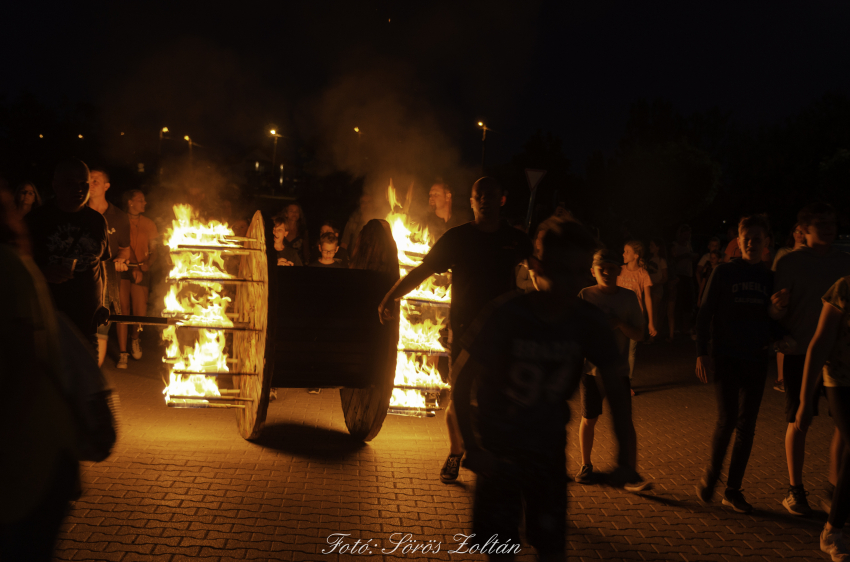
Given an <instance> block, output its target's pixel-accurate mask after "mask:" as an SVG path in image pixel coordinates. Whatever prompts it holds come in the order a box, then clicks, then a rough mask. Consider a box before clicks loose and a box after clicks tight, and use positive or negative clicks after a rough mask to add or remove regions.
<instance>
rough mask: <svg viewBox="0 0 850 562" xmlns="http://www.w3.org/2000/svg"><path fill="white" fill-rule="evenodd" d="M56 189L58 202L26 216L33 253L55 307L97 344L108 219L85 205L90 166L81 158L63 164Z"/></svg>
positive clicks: (107, 245)
mask: <svg viewBox="0 0 850 562" xmlns="http://www.w3.org/2000/svg"><path fill="white" fill-rule="evenodd" d="M53 191H54V192H55V193H56V200H55V201H54V202H52V203H50V204H47V205H44V206H42V207H39V208H38V209H36V210H34V211H32V212H30V213H29V214H28V215H27V217H26V221H27V227H28V229H29V232H30V237H31V239H32V252H33V259H34V260H35V262H36V264H38V267H39V268H40V269H41V272H42V273H43V274H44V278H45V279H46V280H47V282H48V283H49V287H50V292H51V294H52V296H53V302H54V304H55V305H56V308H57V309H58V310H60V311H62V312H64V313H65V314H67V315H68V317H69V318H70V319H71V321H72V322H73V323H74V324H75V325H76V326H77V328H79V330H80V332H82V333H83V335H84V336H86V337H87V338H88V339H89V340H90V341H91V342H92V345H93V346H96V345H97V341H96V339H97V338H96V336H95V333H96V330H95V326H94V313H95V311H96V310H97V309H98V307H100V306H101V303H102V302H103V301H102V298H103V268H102V266H101V261H105V260H108V259H109V258H110V254H109V239H108V234H107V232H106V219H104V218H103V215H101V214H100V213H98V212H97V211H95V210H93V209H90V208H89V207H87V206H86V201H87V200H88V197H89V169H88V166H86V165H85V164H84V163H83V162H81V161H80V160H67V161H65V162H62V163H61V164H59V166H58V167H57V168H56V172H55V174H54V176H53ZM72 264H73V270H72V269H71V266H72Z"/></svg>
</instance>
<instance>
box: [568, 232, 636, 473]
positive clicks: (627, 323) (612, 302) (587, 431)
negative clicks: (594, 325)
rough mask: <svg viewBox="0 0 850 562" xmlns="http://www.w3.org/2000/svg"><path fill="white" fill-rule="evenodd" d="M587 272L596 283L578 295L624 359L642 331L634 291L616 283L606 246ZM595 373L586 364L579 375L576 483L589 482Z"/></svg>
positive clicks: (598, 410) (597, 399) (596, 407)
mask: <svg viewBox="0 0 850 562" xmlns="http://www.w3.org/2000/svg"><path fill="white" fill-rule="evenodd" d="M627 247H628V246H627ZM591 273H592V274H593V277H594V278H595V279H596V283H597V284H596V285H594V286H592V287H586V288H584V289H582V290H581V292H580V293H579V295H578V296H579V298H580V299H582V300H585V301H587V302H589V303H590V304H593V305H595V306H596V307H597V308H599V309H600V310H602V312H603V313H604V314H605V317H606V318H607V321H608V325H609V327H610V329H611V331H613V334H614V340H615V342H616V344H617V347H616V354H617V357H618V358H619V359H620V360H622V361H623V362H626V361H628V360H629V359H631V358H632V355H631V353H630V349H631V343H633V342H636V341H638V340H642V339H643V335H644V333H643V332H644V331H643V312H642V311H641V308H640V303H639V301H638V298H637V295H636V294H635V292H634V291H631V290H629V289H625V288H623V287H619V286H618V285H619V282H618V280H619V277H620V276H621V275H622V267H621V263H620V260H619V259H617V257H616V255H615V254H614V253H613V252H609V251H608V250H600V251H598V252H596V254H595V255H594V256H593V266H592V268H591ZM644 273H646V272H644ZM597 373H598V369H597V367H596V366H594V365H592V364H588V365H587V368H586V369H585V373H584V374H583V375H582V376H581V409H582V415H581V424H580V425H579V431H578V435H579V446H580V447H581V464H582V466H581V470H580V471H579V472H578V474H576V476H575V481H576V482H578V483H580V484H590V483H591V482H593V464H592V463H591V460H590V454H591V452H592V450H593V437H594V433H595V427H596V422H597V420H598V419H599V416H600V414H602V399H603V398H604V396H605V394H604V391H603V389H602V388H601V386H600V385H601V384H602V382H601V381H600V380H599V378H597V376H596V375H597ZM623 383H624V384H625V385H627V386H631V385H630V384H629V379H628V378H627V377H624V380H623ZM628 404H629V406H628V407H629V412H631V400H629V402H628Z"/></svg>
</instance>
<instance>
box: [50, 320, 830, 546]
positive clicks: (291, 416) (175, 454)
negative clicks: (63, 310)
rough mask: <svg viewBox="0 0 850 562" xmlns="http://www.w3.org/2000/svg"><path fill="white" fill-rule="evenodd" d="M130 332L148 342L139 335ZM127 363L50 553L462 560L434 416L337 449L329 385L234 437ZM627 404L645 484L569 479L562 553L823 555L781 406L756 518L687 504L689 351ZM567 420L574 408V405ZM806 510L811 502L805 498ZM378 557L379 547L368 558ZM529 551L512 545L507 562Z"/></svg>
mask: <svg viewBox="0 0 850 562" xmlns="http://www.w3.org/2000/svg"><path fill="white" fill-rule="evenodd" d="M155 335H156V334H155V333H152V331H148V332H145V337H146V338H151V337H153V336H155ZM145 345H146V349H147V350H148V352H147V356H146V357H145V359H144V360H143V361H142V362H134V361H132V360H131V364H130V369H129V370H127V371H116V370H114V369H112V368H111V367H112V365H114V362H112V361H111V360H110V359H107V367H108V368H107V371H108V373H109V375H110V376H111V377H112V379H113V380H114V384H115V386H116V388H117V389H118V391H119V393H120V397H121V403H122V405H123V432H122V436H121V439H120V442H119V444H118V446H117V449H116V451H115V453H114V454H113V455H112V457H111V458H110V459H109V460H107V461H105V462H102V463H99V464H92V465H87V466H85V467H84V470H83V480H84V490H85V491H84V495H83V497H82V498H81V499H80V500H79V501H77V502H76V504H75V506H74V508H73V511H72V512H71V514H70V516H69V517H68V519H67V522H66V524H65V526H64V530H63V532H62V535H61V537H60V542H59V545H58V550H57V559H60V560H116V561H117V560H120V561H122V562H129V561H132V560H162V561H169V562H177V561H182V560H193V561H194V560H199V561H225V560H246V559H251V560H337V559H340V558H344V559H350V558H353V557H351V556H347V555H346V556H339V555H338V553H336V552H334V553H329V554H328V553H325V554H323V552H322V551H323V549H324V550H326V551H327V550H329V549H330V546H329V545H328V543H327V540H328V536H329V535H331V534H333V533H347V534H349V535H350V537H348V538H347V539H346V540H347V542H349V543H353V542H354V540H356V539H360V540H361V541H368V542H369V543H370V545H377V546H370V547H369V549H370V550H371V554H367V553H364V554H363V556H362V557H363V558H367V559H384V560H393V559H401V558H405V559H444V560H445V559H467V558H476V557H470V556H468V555H461V554H452V555H449V554H448V553H447V551H448V550H451V549H455V548H457V544H456V542H455V540H454V538H453V537H454V536H455V535H457V534H459V533H468V532H469V528H470V518H471V509H470V499H471V492H472V487H473V485H474V482H475V478H474V475H473V474H472V473H470V472H468V471H465V470H462V471H461V479H460V481H459V482H458V483H457V484H456V485H451V486H447V485H444V484H442V483H441V482H440V481H439V478H438V471H439V468H440V466H441V464H442V462H443V460H444V455H445V454H446V453H447V440H446V438H445V436H444V432H443V427H444V425H443V424H444V421H443V417H442V416H441V415H440V416H438V417H437V418H434V419H415V418H402V417H389V418H388V419H387V421H386V423H385V424H384V427H383V430H382V431H381V433H380V435H378V437H377V438H376V439H375V440H374V441H372V442H371V443H368V444H362V443H356V442H352V440H351V439H350V438H349V437H348V434H347V432H346V430H345V427H344V424H343V421H342V410H341V407H340V405H339V395H338V392H337V391H323V392H322V394H320V395H317V396H315V395H309V394H307V393H306V392H304V391H302V390H290V391H286V392H284V393H281V397H280V399H279V400H278V401H276V402H273V403H272V404H271V407H270V409H269V415H268V420H267V427H266V430H265V432H264V434H263V437H262V440H261V441H260V442H258V443H249V442H247V441H244V440H242V439H241V438H240V437H239V435H238V434H237V432H236V426H235V420H234V419H233V413H232V412H230V411H224V410H176V409H169V408H166V407H165V404H164V401H163V399H162V394H161V393H162V388H163V384H162V382H161V376H162V372H161V370H160V369H161V367H160V366H159V365H158V364H157V361H158V357H157V355H158V354H159V351H158V349H157V348H156V343H155V342H154V341H152V340H149V341H147V342H146V343H145ZM639 353H640V355H639V356H638V368H637V373H636V381H635V383H636V386H637V388H638V389H639V390H642V392H641V394H640V395H639V396H638V397H636V398H635V399H634V411H635V424H636V427H637V432H638V439H639V454H640V467H641V471H642V472H643V473H644V474H645V475H646V476H647V477H649V478H651V479H653V480H654V481H655V483H656V487H655V490H654V491H652V492H648V493H646V494H643V495H632V494H628V493H624V492H621V491H619V490H614V489H610V488H604V487H599V486H582V485H579V484H570V486H569V496H570V498H569V501H570V503H569V517H570V529H569V539H568V541H569V544H568V549H569V556H570V559H571V560H600V559H607V560H677V561H695V560H786V559H788V560H800V561H802V560H821V559H825V557H824V556H823V555H822V554H821V553H820V551H819V550H818V546H817V542H818V539H817V537H818V533H819V530H820V528H821V527H822V525H823V522H824V521H825V516H824V515H823V514H820V515H819V516H815V517H813V518H810V519H801V518H795V517H792V516H790V515H789V514H787V512H785V510H784V508H783V507H782V506H781V504H780V501H781V500H782V497H783V494H784V492H785V490H786V486H787V483H786V482H787V474H786V469H785V461H784V449H783V438H784V429H785V423H784V421H783V414H782V405H783V395H782V394H781V393H779V392H776V391H774V390H772V389H770V388H769V389H768V390H766V391H765V400H764V404H763V406H762V412H761V417H760V421H759V424H758V428H757V434H756V442H755V447H754V450H753V456H752V459H751V461H750V465H749V470H748V472H747V478H746V479H745V482H744V492H745V494H746V497H747V498H748V499H749V501H750V502H751V503H752V504H753V505H754V506H755V507H756V511H755V512H754V513H753V514H751V515H740V514H737V513H734V512H732V511H730V510H728V509H727V508H723V507H721V506H720V504H719V502H717V503H715V504H713V505H711V506H708V507H703V506H701V505H699V504H698V502H697V501H696V499H695V497H694V492H693V490H694V484H695V482H696V481H697V479H698V477H699V475H700V473H701V470H702V467H703V465H704V462H705V460H706V458H707V453H708V442H709V439H710V436H711V430H712V427H713V423H714V414H715V406H714V397H713V392H712V389H711V388H707V387H704V386H702V385H700V384H698V382H697V381H696V379H695V378H694V377H693V374H692V373H693V346H692V345H691V343H690V342H683V343H682V344H679V345H676V346H669V345H656V346H649V347H643V348H641V349H640V350H639ZM574 411H575V409H574ZM576 427H577V422H576V421H575V420H573V422H571V424H570V436H571V439H572V441H571V442H570V445H569V447H568V457H569V460H568V470H569V472H570V474H573V473H574V472H575V471H576V470H577V469H578V467H579V464H580V463H579V460H578V459H579V456H578V450H577V446H576V438H575V435H576ZM598 427H599V430H598V432H597V447H596V449H595V450H594V456H595V460H596V464H597V466H598V467H600V468H603V469H604V468H607V467H610V463H609V461H610V459H611V458H612V455H613V453H612V448H611V446H610V445H611V443H612V439H611V433H610V425H609V424H608V422H607V420H603V421H602V422H600V425H599V426H598ZM831 431H832V426H831V425H830V422H829V421H828V420H824V419H816V421H815V424H814V426H813V429H812V432H811V434H810V438H809V454H808V459H807V467H806V468H807V469H806V478H807V485H808V486H809V488H810V489H812V490H813V494H812V495H813V496H814V495H815V493H819V492H820V489H822V486H823V484H824V482H825V471H826V465H827V456H828V441H829V436H830V435H831ZM813 503H816V501H815V502H813ZM406 533H410V534H411V537H412V540H417V541H420V544H421V543H422V542H428V541H432V542H431V544H432V545H434V544H436V543H437V542H439V543H441V545H442V546H441V549H440V552H439V553H437V554H424V555H423V554H421V553H416V554H407V555H403V554H401V548H399V549H398V550H396V551H395V552H394V553H390V552H391V551H392V550H393V548H394V547H395V546H396V545H395V544H394V543H393V542H392V541H393V539H394V538H396V539H397V538H398V537H399V536H402V535H403V534H406ZM382 549H383V550H384V551H385V552H386V553H388V554H384V553H382ZM532 553H533V550H532V549H530V548H524V549H523V556H522V557H521V559H531V555H532Z"/></svg>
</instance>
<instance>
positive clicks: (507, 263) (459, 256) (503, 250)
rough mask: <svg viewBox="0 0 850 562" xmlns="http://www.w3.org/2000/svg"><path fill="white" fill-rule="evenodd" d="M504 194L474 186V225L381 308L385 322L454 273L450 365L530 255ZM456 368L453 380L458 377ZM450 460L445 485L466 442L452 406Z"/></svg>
mask: <svg viewBox="0 0 850 562" xmlns="http://www.w3.org/2000/svg"><path fill="white" fill-rule="evenodd" d="M505 200H506V195H505V190H504V188H503V187H502V186H501V184H500V183H499V182H498V181H496V180H495V179H494V178H489V177H484V178H481V179H479V180H478V181H476V182H475V184H474V185H473V186H472V197H471V198H470V203H471V206H472V211H473V213H474V214H475V220H474V221H472V222H468V223H466V224H463V225H460V226H458V227H455V228H452V229H451V230H449V231H448V232H446V233H445V234H444V235H443V236H442V237H441V238H440V239H439V240H437V243H436V244H434V246H433V247H432V248H431V250H430V251H429V252H428V254H427V255H426V256H425V258H424V259H423V260H422V265H420V266H418V267H416V268H415V269H413V270H412V271H411V272H410V273H408V274H407V275H406V276H405V277H403V278H402V279H399V281H398V283H396V284H395V286H394V287H393V288H392V289H390V292H389V293H387V295H386V296H385V297H384V300H383V301H382V302H381V304H380V306H378V315H379V317H380V318H381V322H385V321H387V320H389V319H390V318H391V317H392V311H393V310H394V308H395V303H394V302H393V301H395V300H397V299H400V298H401V297H403V296H404V295H406V294H407V293H409V292H410V291H412V290H413V289H415V288H416V287H418V286H419V284H420V283H422V282H423V281H425V280H426V279H428V278H429V277H430V276H432V275H434V274H435V273H443V272H445V271H448V270H449V269H451V271H452V302H451V308H450V309H449V316H450V321H449V327H450V328H451V332H450V337H449V339H450V341H451V342H452V345H451V349H450V352H451V360H452V363H454V362H455V361H456V360H457V357H458V355H459V354H460V345H458V343H459V342H460V341H461V339H462V338H463V334H464V332H465V331H466V330H467V328H469V325H470V324H471V323H472V321H473V319H474V318H475V317H476V316H477V315H478V313H479V312H481V310H482V309H483V308H484V306H485V305H486V304H487V303H488V302H490V301H491V300H493V299H495V298H496V297H499V296H500V295H503V294H504V293H507V292H509V291H513V290H514V289H516V275H515V273H514V268H515V267H516V265H517V264H518V263H519V262H521V261H522V260H524V259H525V258H526V257H528V256H529V255H531V251H532V247H531V241H530V240H529V239H528V237H527V236H526V235H525V233H523V232H520V231H519V230H517V229H515V228H511V227H510V226H508V224H507V223H505V222H504V221H502V220H501V219H500V218H499V210H500V209H501V207H502V206H503V205H504V204H505ZM454 371H455V369H454V367H452V369H451V373H452V374H451V375H450V378H451V377H454V374H453V373H454ZM446 425H447V428H448V434H449V442H450V448H449V456H448V458H447V459H446V462H445V463H444V464H443V468H442V470H441V471H440V479H441V480H442V481H443V482H444V483H449V482H454V481H455V480H457V477H458V472H459V469H460V460H461V458H463V443H462V440H461V436H460V432H459V431H458V428H457V420H456V418H455V414H454V409H453V408H452V406H451V404H450V405H449V407H448V408H447V410H446Z"/></svg>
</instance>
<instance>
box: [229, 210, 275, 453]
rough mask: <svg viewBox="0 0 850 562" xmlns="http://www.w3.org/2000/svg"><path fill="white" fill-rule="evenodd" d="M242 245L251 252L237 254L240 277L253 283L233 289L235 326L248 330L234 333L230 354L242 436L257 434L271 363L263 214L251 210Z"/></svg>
mask: <svg viewBox="0 0 850 562" xmlns="http://www.w3.org/2000/svg"><path fill="white" fill-rule="evenodd" d="M246 237H247V239H248V240H247V241H246V242H245V246H244V247H245V248H250V249H252V250H258V251H252V252H248V253H247V254H246V255H243V256H241V257H240V260H239V274H238V277H239V278H240V279H250V280H251V281H253V282H249V283H243V284H240V285H238V286H237V288H236V298H235V302H234V304H235V310H236V313H237V314H238V323H239V325H243V326H246V327H247V328H248V330H246V331H239V332H234V334H233V357H234V359H236V361H237V364H236V368H235V370H234V372H237V373H242V374H240V375H234V376H233V387H234V389H239V396H240V397H241V398H243V399H246V400H245V402H243V403H244V405H245V407H244V408H237V409H236V425H237V427H238V428H239V433H240V434H241V435H242V437H244V438H245V439H256V438H257V437H259V436H260V432H261V430H262V427H263V423H264V422H265V421H266V412H267V410H268V407H269V392H270V390H271V370H272V366H271V365H270V364H269V365H267V364H266V354H265V350H266V340H267V338H268V334H267V332H268V312H269V306H268V303H269V273H268V271H269V270H268V263H267V258H266V237H265V226H264V224H263V217H262V215H261V214H260V212H259V211H257V212H256V213H254V218H253V219H252V220H251V225H250V226H249V227H248V233H247V235H246Z"/></svg>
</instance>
